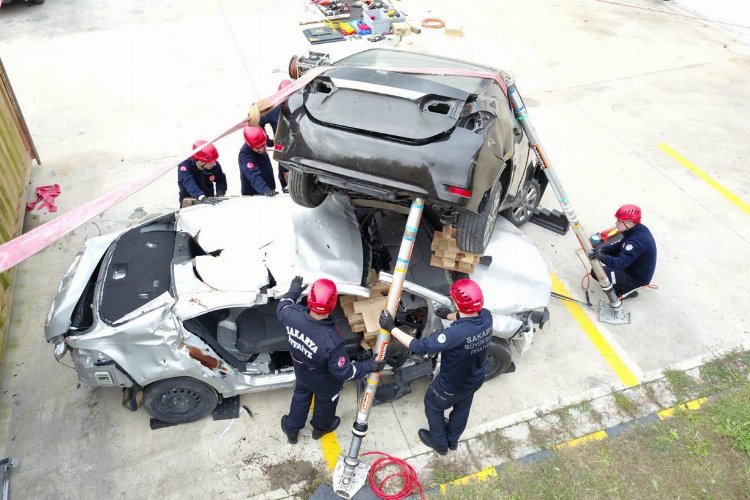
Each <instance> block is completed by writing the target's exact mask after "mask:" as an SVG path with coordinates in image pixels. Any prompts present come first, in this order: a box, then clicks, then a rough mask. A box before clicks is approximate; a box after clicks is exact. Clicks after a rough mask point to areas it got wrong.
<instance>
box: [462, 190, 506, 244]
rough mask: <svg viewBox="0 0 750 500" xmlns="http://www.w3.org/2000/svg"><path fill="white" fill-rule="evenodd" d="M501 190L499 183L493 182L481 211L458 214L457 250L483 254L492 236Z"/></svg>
mask: <svg viewBox="0 0 750 500" xmlns="http://www.w3.org/2000/svg"><path fill="white" fill-rule="evenodd" d="M502 191H503V190H502V186H501V185H500V183H497V184H495V186H494V187H493V188H492V191H490V199H489V201H488V203H487V207H486V208H485V210H484V212H483V213H480V214H475V213H474V212H461V213H459V214H458V219H457V220H456V244H457V245H458V249H459V250H461V251H463V252H470V253H474V254H478V255H482V254H484V251H485V250H486V249H487V245H488V244H489V243H490V238H492V231H493V230H494V229H495V222H496V221H497V213H498V210H499V208H500V198H501V197H502V194H503V193H502Z"/></svg>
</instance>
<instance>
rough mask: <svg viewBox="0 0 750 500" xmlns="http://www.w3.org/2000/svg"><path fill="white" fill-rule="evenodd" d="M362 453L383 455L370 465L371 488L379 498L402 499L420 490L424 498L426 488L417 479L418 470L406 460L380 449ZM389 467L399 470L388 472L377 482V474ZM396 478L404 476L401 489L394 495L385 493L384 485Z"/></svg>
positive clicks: (387, 499) (364, 454) (421, 497)
mask: <svg viewBox="0 0 750 500" xmlns="http://www.w3.org/2000/svg"><path fill="white" fill-rule="evenodd" d="M362 455H363V456H366V455H381V457H380V458H378V459H377V460H375V462H373V463H372V466H371V467H370V488H372V491H373V493H375V495H377V496H378V497H379V498H383V499H384V500H401V499H402V498H408V497H410V496H411V494H412V493H414V492H415V491H417V490H419V498H420V499H424V490H423V489H422V485H421V484H419V479H417V472H416V471H415V470H414V468H413V467H412V466H411V465H409V463H408V462H407V461H406V460H401V459H400V458H396V457H393V456H391V455H388V454H387V453H382V452H380V451H370V452H367V453H363V454H362ZM387 467H396V468H397V471H396V472H392V473H390V474H388V475H387V476H385V478H384V479H381V480H380V482H379V483H377V481H378V480H377V479H376V477H375V476H376V475H377V474H378V473H379V472H381V471H383V470H384V469H386V468H387ZM398 469H401V472H398ZM394 478H403V480H404V485H403V486H402V487H401V491H399V492H398V493H394V494H392V495H389V494H386V493H384V492H383V487H384V486H385V484H386V483H387V482H388V481H390V480H391V479H394Z"/></svg>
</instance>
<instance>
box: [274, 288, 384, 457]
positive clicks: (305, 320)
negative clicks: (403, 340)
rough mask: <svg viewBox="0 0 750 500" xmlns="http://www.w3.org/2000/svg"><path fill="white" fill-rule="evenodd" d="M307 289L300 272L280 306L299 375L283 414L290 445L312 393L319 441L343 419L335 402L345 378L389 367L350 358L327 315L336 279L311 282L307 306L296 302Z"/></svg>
mask: <svg viewBox="0 0 750 500" xmlns="http://www.w3.org/2000/svg"><path fill="white" fill-rule="evenodd" d="M305 288H307V285H304V286H303V285H302V277H301V276H296V277H295V278H294V279H293V280H292V283H291V285H290V286H289V291H288V292H287V293H286V295H284V297H283V298H282V299H281V301H279V305H278V306H277V308H276V314H277V315H278V318H279V321H280V322H281V324H282V325H284V327H285V328H286V331H287V335H288V336H289V347H290V349H289V350H290V352H291V355H292V360H293V361H294V375H295V377H296V378H297V381H296V383H295V385H294V395H293V396H292V403H291V405H290V407H289V414H288V415H284V416H283V417H281V429H282V430H283V431H284V434H286V436H287V439H288V441H289V442H290V443H291V444H295V443H296V442H297V437H298V434H299V431H300V429H302V428H303V427H304V426H305V420H307V414H308V412H309V411H310V403H311V402H312V397H313V394H314V395H315V409H314V410H313V416H312V420H310V424H311V425H312V427H313V432H312V437H313V439H320V438H321V437H323V436H324V435H325V434H328V433H329V432H333V431H334V430H336V428H337V427H338V426H339V424H340V423H341V419H340V418H339V417H337V416H336V406H337V405H338V402H339V395H340V394H341V389H342V388H343V386H344V381H346V380H356V379H360V378H364V377H366V376H367V374H368V373H370V372H372V371H381V370H382V369H383V367H384V366H385V363H382V362H375V361H373V360H367V361H363V362H360V363H357V362H352V361H350V360H349V356H348V355H347V354H346V349H345V348H344V343H343V341H342V340H341V336H340V335H339V333H338V332H337V331H336V327H335V325H334V322H333V320H331V319H330V318H329V315H330V314H331V312H332V311H333V309H334V308H335V307H336V301H337V300H338V294H337V292H336V285H335V284H334V283H333V281H331V280H328V279H319V280H317V281H316V282H315V283H313V286H312V288H311V289H310V295H309V296H308V298H307V308H306V307H304V306H302V305H301V304H297V303H296V302H297V299H299V296H300V295H301V294H302V291H303V290H304V289H305Z"/></svg>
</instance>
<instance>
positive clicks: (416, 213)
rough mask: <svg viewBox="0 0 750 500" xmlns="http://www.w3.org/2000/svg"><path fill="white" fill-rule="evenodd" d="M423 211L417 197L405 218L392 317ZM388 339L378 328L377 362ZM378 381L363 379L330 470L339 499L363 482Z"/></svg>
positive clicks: (350, 494)
mask: <svg viewBox="0 0 750 500" xmlns="http://www.w3.org/2000/svg"><path fill="white" fill-rule="evenodd" d="M423 210H424V200H422V199H421V198H417V199H415V200H414V201H413V202H412V204H411V208H410V209H409V216H408V218H407V219H406V227H405V228H404V236H403V238H402V239H401V247H400V248H399V251H398V259H397V260H396V269H395V270H394V273H393V281H392V282H391V288H390V289H389V290H388V301H387V302H386V306H385V307H386V309H388V310H389V311H390V312H391V314H393V316H394V317H395V316H396V308H397V307H398V301H399V299H400V298H401V290H402V289H403V287H404V279H406V271H407V270H408V269H409V259H411V251H412V249H413V248H414V241H415V240H416V238H417V230H418V228H419V221H420V219H421V218H422V211H423ZM390 340H391V333H390V332H387V331H385V330H383V329H382V328H381V329H380V333H379V334H378V339H377V342H376V343H375V359H376V360H377V361H382V360H383V359H385V351H386V349H387V348H388V344H389V342H390ZM379 381H380V373H371V374H370V375H369V376H368V377H367V387H366V388H365V392H364V395H363V396H362V403H361V404H360V407H359V411H358V412H357V420H356V421H355V422H354V425H353V426H352V443H351V445H350V446H349V453H348V454H347V455H346V456H344V455H341V456H340V457H339V461H338V463H336V468H335V469H334V470H333V490H334V491H335V492H336V494H337V495H338V496H340V497H342V498H352V497H353V496H354V495H355V494H356V493H357V491H359V489H360V488H361V487H362V485H364V484H365V480H367V472H368V471H369V469H370V465H369V464H367V463H361V462H360V461H359V448H360V446H361V445H362V439H364V437H365V435H366V434H367V419H368V418H369V416H370V408H371V407H372V403H373V401H374V400H375V390H376V389H377V388H378V382H379Z"/></svg>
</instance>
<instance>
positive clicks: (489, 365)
mask: <svg viewBox="0 0 750 500" xmlns="http://www.w3.org/2000/svg"><path fill="white" fill-rule="evenodd" d="M496 367H497V358H496V357H495V356H494V355H493V354H487V360H486V361H485V363H484V372H485V373H492V372H493V371H495V368H496Z"/></svg>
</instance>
